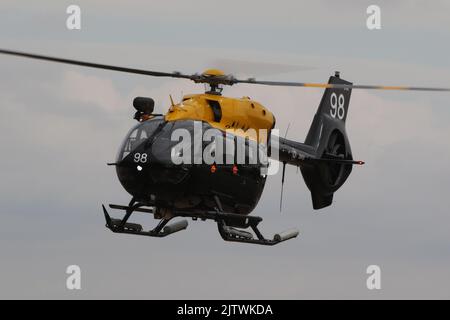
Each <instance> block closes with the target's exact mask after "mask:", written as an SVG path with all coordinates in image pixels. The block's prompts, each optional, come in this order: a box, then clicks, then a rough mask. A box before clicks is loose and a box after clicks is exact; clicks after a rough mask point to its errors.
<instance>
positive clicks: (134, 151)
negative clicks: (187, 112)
mask: <svg viewBox="0 0 450 320" xmlns="http://www.w3.org/2000/svg"><path fill="white" fill-rule="evenodd" d="M197 125H198V122H197ZM200 125H201V126H202V129H203V130H206V129H210V128H211V126H210V125H209V124H208V123H206V122H201V123H200ZM177 129H185V130H186V132H189V133H190V134H191V138H192V143H191V146H192V150H193V149H194V144H195V143H194V142H193V140H194V139H195V138H198V133H195V132H194V131H195V129H194V121H191V120H183V121H172V122H167V121H165V120H164V119H163V118H162V117H156V118H154V119H151V120H147V121H145V122H142V123H140V124H138V125H137V126H135V127H134V128H132V129H131V130H130V132H129V133H128V135H127V137H126V139H125V141H124V142H123V144H122V146H121V147H120V150H119V153H118V156H117V161H116V168H117V175H118V178H119V180H120V182H121V184H122V186H123V187H124V188H125V190H127V191H128V192H129V193H130V194H131V195H132V196H133V197H134V198H135V199H136V200H138V201H139V202H143V203H147V204H148V205H152V206H156V207H159V208H167V209H182V210H190V211H193V212H195V211H198V212H201V211H203V210H214V209H216V208H217V206H218V200H219V203H220V204H219V205H221V206H222V208H221V210H224V211H226V212H231V213H240V214H249V213H250V212H251V211H252V210H253V209H254V208H255V206H256V205H257V203H258V201H259V199H260V197H261V194H262V191H263V189H264V185H265V181H266V176H265V175H264V174H261V172H262V171H261V167H262V164H260V163H259V162H257V163H256V164H255V163H253V164H249V163H244V164H236V163H224V164H219V163H217V164H211V163H205V162H203V161H202V162H201V163H193V162H195V161H194V160H193V159H192V160H193V161H188V163H183V164H174V162H173V157H172V156H173V152H174V151H173V150H174V147H175V145H176V144H178V143H179V142H180V141H179V140H175V141H173V140H174V139H173V132H174V131H175V130H177ZM206 146H207V143H206V142H202V144H201V149H202V150H204V149H205V147H206ZM192 152H193V153H195V151H192ZM246 160H249V159H248V154H247V157H246ZM247 162H251V161H247Z"/></svg>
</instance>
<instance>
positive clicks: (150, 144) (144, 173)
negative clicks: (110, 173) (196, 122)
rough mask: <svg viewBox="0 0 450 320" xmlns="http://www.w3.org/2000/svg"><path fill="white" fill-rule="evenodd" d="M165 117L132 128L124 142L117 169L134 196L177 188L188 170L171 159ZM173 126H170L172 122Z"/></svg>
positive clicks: (120, 177)
mask: <svg viewBox="0 0 450 320" xmlns="http://www.w3.org/2000/svg"><path fill="white" fill-rule="evenodd" d="M166 125H167V123H166V122H164V121H162V120H158V119H155V120H148V121H145V122H144V123H140V124H138V125H137V126H135V127H134V128H132V129H131V130H130V132H129V134H128V135H127V136H126V138H125V140H124V142H123V143H122V145H121V147H120V149H119V152H118V155H117V160H116V172H117V176H118V178H119V181H120V183H121V184H122V186H123V187H124V188H125V190H127V191H128V192H129V193H130V194H131V195H132V196H135V197H138V198H141V199H142V198H147V197H150V196H151V195H155V194H158V193H160V192H164V190H166V189H170V188H174V187H176V186H177V185H179V184H180V182H181V181H183V180H184V178H185V177H186V175H187V174H188V172H189V169H187V168H186V167H181V166H176V165H174V164H173V162H172V159H171V152H172V147H173V145H175V144H176V143H177V142H174V141H171V139H170V132H171V130H170V128H166V129H165V126H166ZM169 126H170V125H169Z"/></svg>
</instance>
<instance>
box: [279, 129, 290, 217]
mask: <svg viewBox="0 0 450 320" xmlns="http://www.w3.org/2000/svg"><path fill="white" fill-rule="evenodd" d="M290 127H291V123H290V122H289V123H288V126H287V128H286V132H285V133H284V138H285V139H286V137H287V134H288V131H289V128H290ZM285 173H286V162H283V174H282V176H281V195H280V212H281V210H282V209H283V189H284V176H285Z"/></svg>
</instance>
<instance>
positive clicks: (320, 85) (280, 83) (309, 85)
mask: <svg viewBox="0 0 450 320" xmlns="http://www.w3.org/2000/svg"><path fill="white" fill-rule="evenodd" d="M233 83H248V84H262V85H267V86H284V87H307V88H325V89H326V88H334V89H373V90H405V91H450V88H435V87H409V86H377V85H357V84H353V85H349V84H337V83H307V82H284V81H257V80H254V79H248V80H239V79H233Z"/></svg>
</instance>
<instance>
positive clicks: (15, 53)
mask: <svg viewBox="0 0 450 320" xmlns="http://www.w3.org/2000/svg"><path fill="white" fill-rule="evenodd" d="M0 53H2V54H8V55H12V56H18V57H24V58H31V59H38V60H45V61H52V62H58V63H65V64H72V65H77V66H82V67H89V68H96V69H104V70H112V71H119V72H126V73H133V74H141V75H146V76H153V77H171V78H182V79H192V76H190V75H186V74H181V73H177V72H174V73H168V72H158V71H150V70H142V69H134V68H124V67H118V66H112V65H107V64H99V63H91V62H85V61H79V60H71V59H62V58H56V57H49V56H44V55H39V54H32V53H26V52H20V51H11V50H3V49H0Z"/></svg>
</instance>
